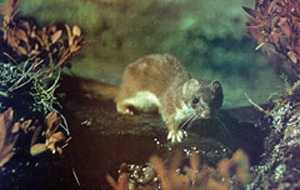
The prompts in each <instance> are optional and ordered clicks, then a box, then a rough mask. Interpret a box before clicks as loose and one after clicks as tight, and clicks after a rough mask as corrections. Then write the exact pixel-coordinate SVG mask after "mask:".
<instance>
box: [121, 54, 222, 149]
mask: <svg viewBox="0 0 300 190" xmlns="http://www.w3.org/2000/svg"><path fill="white" fill-rule="evenodd" d="M115 103H116V108H117V111H118V112H119V113H122V114H130V115H132V114H135V113H137V112H152V111H158V112H159V114H160V115H161V117H162V119H163V121H164V123H165V125H166V127H167V129H168V137H167V138H168V140H171V142H173V143H175V142H181V141H182V139H183V138H184V137H185V136H186V133H185V132H184V130H183V129H182V128H183V127H184V126H186V125H188V124H189V123H191V122H192V121H194V120H195V119H210V118H212V117H213V116H214V113H215V111H217V110H218V109H219V108H220V107H221V106H222V103H223V90H222V86H221V84H220V82H218V81H205V80H196V79H194V78H192V77H191V75H190V74H189V73H188V72H187V71H186V69H185V68H184V67H183V65H182V64H181V63H180V61H179V60H178V59H177V58H175V57H174V56H172V55H169V54H151V55H147V56H144V57H142V58H140V59H137V60H136V61H135V62H133V63H131V64H129V65H128V66H127V68H126V69H125V72H124V74H123V78H122V83H121V85H120V87H119V91H118V93H117V95H116V97H115Z"/></svg>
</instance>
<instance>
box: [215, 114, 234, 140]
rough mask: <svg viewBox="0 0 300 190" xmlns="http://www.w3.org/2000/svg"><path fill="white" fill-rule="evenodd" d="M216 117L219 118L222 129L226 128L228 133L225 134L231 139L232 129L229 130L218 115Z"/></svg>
mask: <svg viewBox="0 0 300 190" xmlns="http://www.w3.org/2000/svg"><path fill="white" fill-rule="evenodd" d="M216 119H217V121H218V123H220V125H221V126H222V129H224V131H225V133H226V134H225V136H227V137H229V139H232V135H231V133H230V131H229V130H228V128H227V127H226V125H225V124H224V122H222V120H221V119H220V118H219V117H218V116H216Z"/></svg>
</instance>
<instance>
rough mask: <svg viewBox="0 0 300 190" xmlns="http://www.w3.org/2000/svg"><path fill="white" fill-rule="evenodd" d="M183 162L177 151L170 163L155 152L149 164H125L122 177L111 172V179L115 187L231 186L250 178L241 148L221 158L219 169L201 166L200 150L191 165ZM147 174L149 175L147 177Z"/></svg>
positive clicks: (211, 189) (214, 189) (181, 189)
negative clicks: (116, 176)
mask: <svg viewBox="0 0 300 190" xmlns="http://www.w3.org/2000/svg"><path fill="white" fill-rule="evenodd" d="M181 162H182V157H181V155H180V154H177V155H175V156H174V157H173V160H172V161H171V163H170V166H169V167H167V166H166V164H165V161H164V160H162V159H161V158H159V157H157V156H153V157H151V158H150V163H149V164H147V165H146V166H145V167H142V166H134V165H126V164H123V165H122V166H121V169H120V172H119V173H120V174H119V177H118V180H117V181H115V180H114V179H113V178H112V177H111V176H107V181H108V182H109V184H110V185H111V186H112V187H113V189H114V190H128V189H130V190H136V189H147V190H152V189H153V190H154V189H163V190H176V189H178V190H187V189H197V188H200V189H202V188H203V189H208V190H229V189H230V188H231V187H232V186H233V184H234V183H235V184H240V185H241V186H243V185H246V184H247V183H248V182H249V180H250V174H249V167H250V165H249V160H248V157H247V156H246V154H245V153H244V152H243V151H241V150H238V151H236V153H234V155H233V156H232V158H231V159H224V160H222V161H220V162H219V164H218V165H217V168H216V169H215V168H212V167H209V166H205V165H203V166H201V165H200V158H199V155H198V154H196V153H193V154H191V156H190V159H189V165H184V166H182V163H181ZM182 168H183V169H182ZM137 176H139V177H137ZM145 176H147V177H145ZM149 176H150V177H149ZM145 178H149V179H147V181H145Z"/></svg>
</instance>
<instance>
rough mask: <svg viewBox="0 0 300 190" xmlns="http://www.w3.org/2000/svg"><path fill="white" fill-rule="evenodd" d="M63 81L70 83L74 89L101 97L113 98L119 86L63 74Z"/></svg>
mask: <svg viewBox="0 0 300 190" xmlns="http://www.w3.org/2000/svg"><path fill="white" fill-rule="evenodd" d="M63 82H66V83H67V85H68V86H69V85H72V86H73V87H74V88H75V89H76V91H75V92H80V93H84V94H88V95H91V96H93V97H96V98H97V97H98V98H101V99H112V100H113V99H115V97H116V95H117V93H118V90H119V87H118V86H117V85H113V84H108V83H104V82H101V81H97V80H93V79H87V78H82V77H77V76H64V77H63Z"/></svg>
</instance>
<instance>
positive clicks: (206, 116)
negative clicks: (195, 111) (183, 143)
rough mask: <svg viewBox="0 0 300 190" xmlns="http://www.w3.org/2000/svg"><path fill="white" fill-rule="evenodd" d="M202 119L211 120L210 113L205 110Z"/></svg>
mask: <svg viewBox="0 0 300 190" xmlns="http://www.w3.org/2000/svg"><path fill="white" fill-rule="evenodd" d="M201 118H203V119H210V111H208V110H205V111H203V112H202V113H201Z"/></svg>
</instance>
